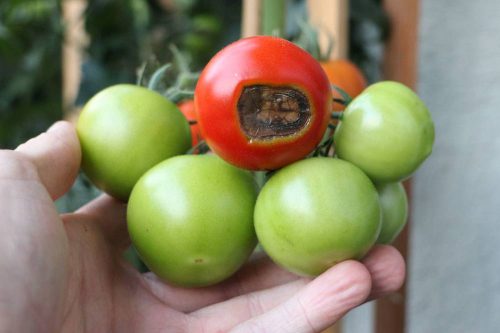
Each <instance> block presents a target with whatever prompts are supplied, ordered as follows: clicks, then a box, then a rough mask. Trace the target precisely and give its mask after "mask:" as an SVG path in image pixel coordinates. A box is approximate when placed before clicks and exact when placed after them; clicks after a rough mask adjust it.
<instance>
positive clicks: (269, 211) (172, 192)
mask: <svg viewBox="0 0 500 333" xmlns="http://www.w3.org/2000/svg"><path fill="white" fill-rule="evenodd" d="M332 99H333V97H332V91H331V87H330V82H329V79H328V76H327V74H326V73H325V71H324V70H323V69H322V67H321V65H320V64H319V63H318V62H317V61H316V60H314V59H313V58H312V57H311V56H310V55H309V54H308V53H307V52H305V51H303V50H302V49H300V48H299V47H297V46H295V45H294V44H292V43H290V42H288V41H286V40H283V39H280V38H276V37H253V38H247V39H242V40H240V41H238V42H235V43H233V44H231V45H229V46H227V47H226V48H224V49H223V50H221V51H220V52H219V53H218V54H217V55H215V56H214V58H212V60H211V61H210V62H209V63H208V64H207V66H206V67H205V69H204V70H203V72H202V74H201V76H200V79H199V81H198V84H197V87H196V90H195V97H194V104H193V102H190V104H186V105H187V106H186V105H184V106H182V105H181V106H180V107H181V108H184V110H183V112H182V113H181V112H180V111H179V109H178V107H177V106H176V105H175V104H173V103H171V102H169V101H168V100H167V99H165V98H164V97H163V96H161V95H160V94H157V93H155V92H152V91H150V90H147V89H145V88H141V87H137V86H130V85H118V86H114V87H110V88H108V89H105V90H104V91H102V92H100V93H99V94H97V95H96V96H95V97H94V98H92V99H91V100H90V101H89V102H88V103H87V105H86V106H85V108H84V109H83V112H82V114H81V117H80V119H79V122H78V126H77V129H78V134H79V136H80V140H81V145H82V151H83V170H84V171H85V172H86V174H87V175H88V176H89V178H90V179H91V180H92V181H93V182H94V183H95V184H96V185H97V186H98V187H100V188H101V189H103V190H104V191H106V192H108V193H109V194H111V195H113V196H115V197H117V198H120V199H122V200H125V201H126V200H128V210H127V223H128V229H129V233H130V237H131V239H132V242H133V244H134V246H135V248H136V249H137V251H138V253H139V255H140V256H141V258H142V259H143V261H144V262H145V263H146V265H147V266H148V267H149V268H150V269H151V270H152V271H153V272H155V273H156V274H157V275H158V276H160V277H161V278H163V279H165V280H168V281H170V282H172V283H174V284H177V285H182V286H205V285H210V284H214V283H217V282H219V281H222V280H224V279H225V278H227V277H228V276H230V275H232V274H233V273H234V272H235V271H236V270H238V269H239V267H240V266H241V265H242V264H243V263H244V262H245V261H246V260H247V258H248V257H249V255H250V254H251V253H252V251H253V250H254V248H255V246H256V244H257V242H260V244H261V245H262V247H263V248H264V250H265V251H266V252H267V253H268V255H269V256H270V257H271V258H272V259H273V260H274V261H275V262H276V263H278V264H279V265H281V266H283V267H285V268H286V269H288V270H290V271H292V272H295V273H297V274H301V275H308V276H314V275H317V274H320V273H322V272H323V271H325V270H326V269H328V268H329V267H331V266H332V265H334V264H335V263H337V262H339V261H342V260H346V259H352V258H353V259H360V258H362V257H363V256H364V255H365V254H366V253H367V252H368V251H369V250H370V248H371V247H372V246H373V245H374V244H375V243H377V242H378V243H390V242H392V241H393V240H394V238H395V237H396V236H397V234H398V233H399V232H400V230H401V228H402V227H403V226H404V224H405V222H406V218H407V209H408V208H407V199H406V193H405V190H404V188H403V187H402V185H401V181H402V180H404V179H406V178H407V177H409V176H410V175H411V174H412V173H413V172H414V171H415V170H416V169H417V168H418V167H419V166H420V165H421V163H422V162H423V161H424V160H425V159H426V158H427V157H428V155H429V154H430V153H431V150H432V145H433V140H434V126H433V122H432V119H431V117H430V114H429V112H428V110H427V108H426V107H425V105H424V103H423V102H422V101H421V100H420V99H419V98H418V96H417V95H416V94H415V93H414V92H412V91H411V90H410V89H409V88H407V87H405V86H404V85H402V84H400V83H396V82H379V83H376V84H373V85H371V86H369V87H368V88H366V89H364V90H363V91H362V92H361V93H360V94H359V96H357V97H356V98H354V99H353V100H352V102H350V103H349V104H348V105H347V107H346V108H345V110H344V111H343V113H342V116H341V119H340V122H339V123H338V125H337V128H336V129H335V131H334V134H333V131H332V130H331V126H332V125H331V124H329V123H330V120H331V116H332V111H333V109H334V107H333V105H332ZM193 106H194V109H195V114H193ZM183 113H184V115H185V116H186V117H183V116H182V114H183ZM186 118H187V119H186ZM188 120H189V122H190V123H194V122H196V125H197V126H198V129H199V131H200V132H196V131H192V133H193V135H195V136H196V138H197V139H199V138H204V139H205V140H206V143H207V144H208V146H209V147H210V149H211V150H212V152H213V154H204V155H193V154H187V152H188V150H189V149H190V148H191V146H192V145H193V144H195V143H194V142H192V139H191V134H190V130H189V124H188ZM192 125H193V124H192ZM328 128H330V129H328ZM192 130H193V128H192ZM322 140H323V142H321V141H322ZM325 142H327V143H328V145H326V146H327V147H328V149H326V150H324V149H320V148H321V147H324V146H325ZM331 146H333V147H334V150H331V149H330V147H331ZM333 151H334V153H333ZM256 171H259V172H256ZM263 172H265V173H266V179H267V181H266V182H265V183H264V184H263V185H262V184H261V186H260V187H259V186H257V185H256V184H257V183H256V180H255V178H256V177H255V176H256V175H257V174H260V175H262V174H263Z"/></svg>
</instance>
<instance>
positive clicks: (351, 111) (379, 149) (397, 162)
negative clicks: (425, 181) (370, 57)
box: [334, 81, 434, 183]
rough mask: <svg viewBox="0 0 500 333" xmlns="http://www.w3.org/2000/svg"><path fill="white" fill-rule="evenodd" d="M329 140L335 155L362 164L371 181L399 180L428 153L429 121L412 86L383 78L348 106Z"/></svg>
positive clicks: (430, 139) (431, 130) (431, 140)
mask: <svg viewBox="0 0 500 333" xmlns="http://www.w3.org/2000/svg"><path fill="white" fill-rule="evenodd" d="M334 138H335V150H336V153H337V155H338V156H339V158H341V159H344V160H346V161H350V162H351V163H353V164H355V165H356V166H358V167H359V168H361V169H362V170H363V171H364V172H365V173H366V174H367V175H368V176H369V177H370V178H371V179H372V180H373V181H374V182H377V183H387V182H398V181H401V180H404V179H406V178H408V177H409V176H411V174H412V173H413V172H414V171H415V170H416V169H417V168H418V167H419V166H420V165H421V164H422V162H423V161H424V160H425V159H426V158H427V157H428V156H429V155H430V154H431V152H432V146H433V143H434V123H433V121H432V118H431V115H430V113H429V110H428V109H427V107H426V106H425V104H424V103H423V101H422V100H421V99H420V98H419V97H418V96H417V95H416V94H415V93H414V92H413V91H412V90H411V89H409V88H408V87H406V86H405V85H403V84H401V83H398V82H392V81H382V82H379V83H375V84H373V85H371V86H369V87H368V88H366V89H365V90H364V91H363V93H361V94H360V95H359V96H358V97H357V98H355V99H354V100H353V101H352V102H351V103H350V104H349V105H348V106H347V108H346V110H345V111H344V113H343V117H342V119H341V121H340V123H339V125H338V127H337V128H336V130H335V135H334Z"/></svg>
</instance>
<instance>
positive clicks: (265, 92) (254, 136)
mask: <svg viewBox="0 0 500 333" xmlns="http://www.w3.org/2000/svg"><path fill="white" fill-rule="evenodd" d="M195 104H196V112H197V115H198V123H199V126H200V129H201V133H202V135H203V137H204V138H205V140H206V141H207V144H208V145H209V146H210V148H211V149H212V150H213V151H214V152H215V153H216V154H218V155H219V156H220V157H221V158H223V159H225V160H226V161H227V162H229V163H232V164H234V165H236V166H238V167H241V168H245V169H251V170H273V169H277V168H280V167H282V166H284V165H287V164H290V163H291V162H294V161H296V160H299V159H301V158H303V157H305V156H306V155H308V154H309V153H310V152H311V151H312V150H313V149H314V148H315V147H316V145H317V144H318V143H319V142H320V140H321V138H322V136H323V133H324V132H325V129H326V126H327V124H328V120H329V117H330V111H331V104H332V94H331V89H330V84H329V82H328V79H327V77H326V75H325V73H324V71H323V69H322V68H321V66H320V65H319V63H318V62H317V61H316V60H315V59H314V58H313V57H312V56H311V55H309V53H307V52H306V51H304V50H302V49H301V48H299V47H298V46H296V45H294V44H292V43H290V42H288V41H287V40H284V39H281V38H277V37H270V36H256V37H250V38H245V39H241V40H239V41H237V42H235V43H233V44H231V45H229V46H227V47H225V48H224V49H223V50H221V51H220V52H219V53H217V54H216V55H215V56H214V57H213V58H212V59H211V60H210V62H209V63H208V64H207V66H206V67H205V69H204V70H203V72H202V73H201V76H200V78H199V80H198V84H197V86H196V90H195Z"/></svg>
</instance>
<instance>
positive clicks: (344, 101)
mask: <svg viewBox="0 0 500 333" xmlns="http://www.w3.org/2000/svg"><path fill="white" fill-rule="evenodd" d="M330 86H331V87H332V90H335V91H336V92H338V93H339V95H340V96H341V97H342V99H340V100H338V101H337V100H336V98H334V99H333V101H334V102H339V103H340V101H342V105H348V104H349V103H351V101H352V98H351V96H349V94H348V93H347V92H346V91H345V90H344V89H342V88H340V87H339V86H336V85H334V84H331V85H330Z"/></svg>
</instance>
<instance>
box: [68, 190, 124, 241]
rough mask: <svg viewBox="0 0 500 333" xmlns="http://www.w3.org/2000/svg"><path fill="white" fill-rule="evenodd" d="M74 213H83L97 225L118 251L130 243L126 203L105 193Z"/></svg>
mask: <svg viewBox="0 0 500 333" xmlns="http://www.w3.org/2000/svg"><path fill="white" fill-rule="evenodd" d="M75 213H76V214H85V215H88V216H90V217H91V218H92V221H94V222H95V223H97V224H98V225H99V228H100V230H101V231H102V233H103V235H104V237H105V238H106V239H108V240H109V241H110V242H111V243H112V244H113V246H114V247H115V248H117V249H118V250H119V251H122V250H125V249H126V248H127V247H128V246H129V245H130V237H129V235H128V231H127V221H126V215H127V205H126V204H125V203H123V202H122V201H119V200H117V199H114V198H112V197H110V196H109V195H107V194H102V195H101V196H99V197H98V198H96V199H94V200H92V201H91V202H89V203H88V204H86V205H85V206H82V207H81V208H80V209H78V210H77V211H76V212H75Z"/></svg>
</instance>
